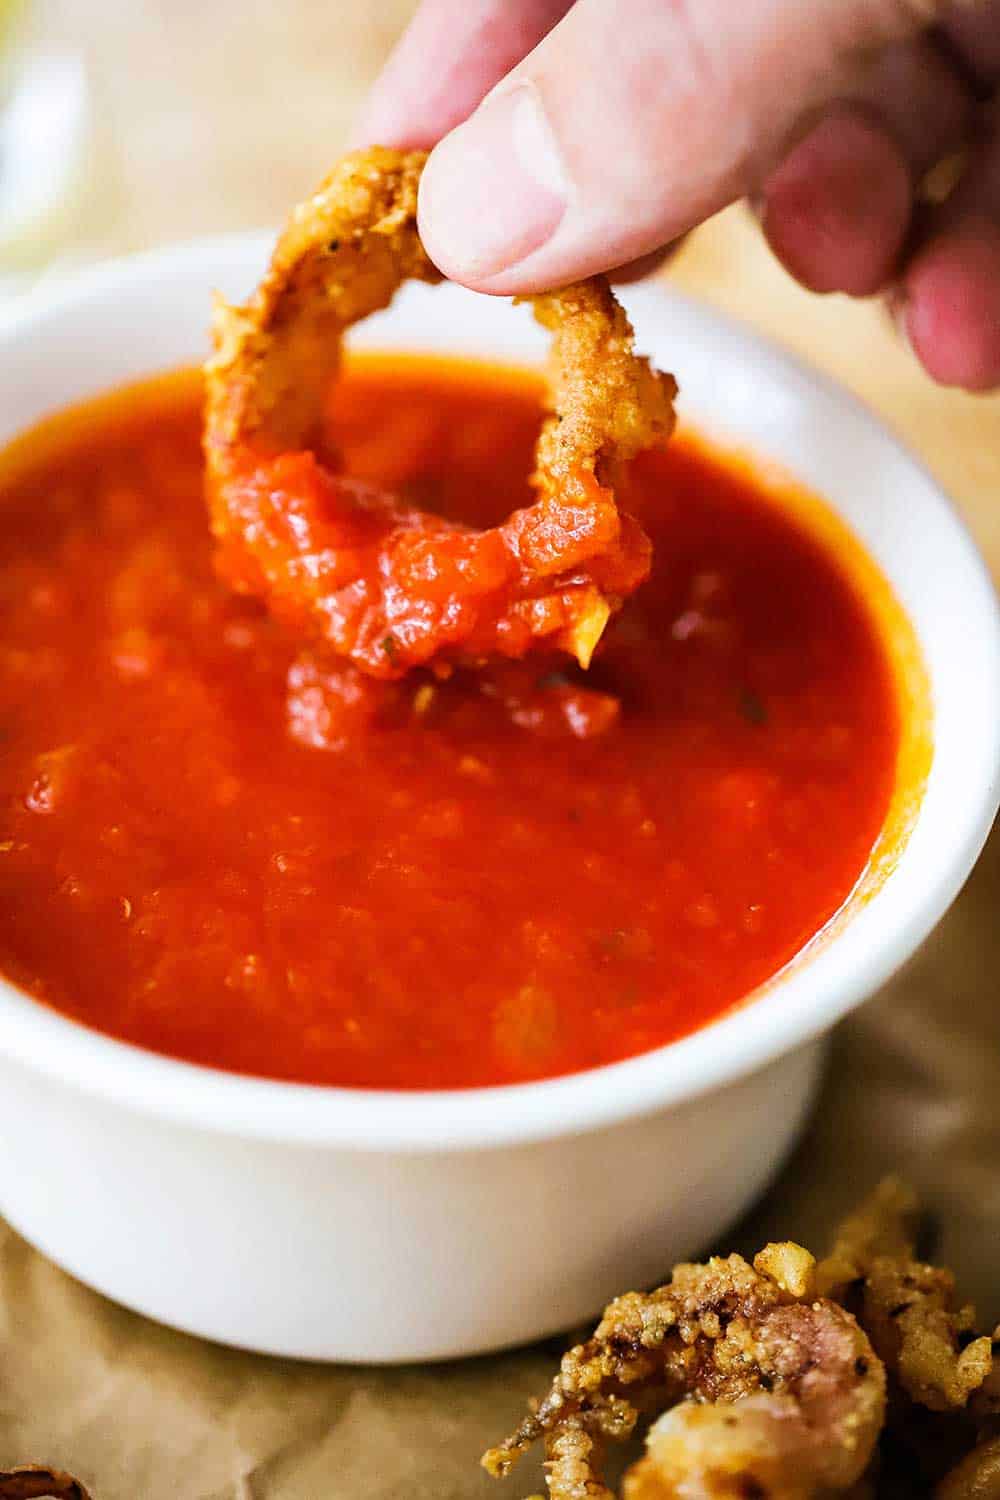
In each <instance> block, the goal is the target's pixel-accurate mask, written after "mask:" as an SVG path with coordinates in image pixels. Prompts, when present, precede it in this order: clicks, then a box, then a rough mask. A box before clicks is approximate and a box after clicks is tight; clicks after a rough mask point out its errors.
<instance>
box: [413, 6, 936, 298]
mask: <svg viewBox="0 0 1000 1500" xmlns="http://www.w3.org/2000/svg"><path fill="white" fill-rule="evenodd" d="M943 8H944V7H943V6H940V7H936V6H935V4H934V0H810V3H809V4H808V5H805V4H803V3H802V0H618V3H616V4H613V5H612V4H610V3H609V0H577V3H576V4H575V5H574V6H573V8H572V10H571V11H570V12H569V14H568V15H567V16H566V17H565V19H564V20H563V21H562V22H560V24H559V25H558V26H556V27H555V29H554V30H553V31H551V32H550V33H549V35H548V36H547V37H546V38H545V39H544V40H543V41H542V42H541V43H540V44H539V45H538V46H537V47H536V48H535V49H534V51H533V52H531V53H530V54H529V55H528V56H527V57H526V58H525V59H524V60H523V62H521V63H519V64H518V66H517V67H516V68H514V69H513V71H512V72H510V73H509V74H508V75H507V77H506V78H505V79H504V80H503V81H502V82H501V83H499V84H498V85H497V86H496V88H494V89H493V90H492V91H491V92H490V93H489V94H488V95H487V96H486V98H485V99H484V101H483V102H482V104H481V105H480V106H479V108H478V109H477V110H476V111H475V113H474V114H473V115H472V116H471V117H470V118H469V119H468V120H467V121H466V122H465V123H464V124H463V125H460V126H458V128H457V129H455V130H453V131H452V132H451V134H450V135H448V136H446V137H445V139H444V140H443V141H442V142H441V143H440V144H439V145H438V146H437V147H436V148H435V150H434V151H433V153H432V154H431V157H430V160H429V161H428V163H427V166H426V168H425V170H424V176H423V182H422V185H421V191H420V233H421V237H422V238H423V240H424V243H425V245H426V246H427V249H428V251H429V253H430V255H431V257H432V258H433V259H434V260H435V261H436V263H437V264H438V266H439V267H440V268H441V270H442V271H443V272H444V273H445V275H447V276H449V277H451V278H452V279H454V280H456V281H461V282H464V283H466V285H468V286H471V287H474V288H476V289H477V290H480V291H487V292H497V293H507V294H509V293H517V292H530V291H533V290H540V289H543V288H545V287H550V286H559V285H562V284H564V283H566V282H567V281H573V280H575V279H576V278H578V277H580V276H585V275H590V274H591V273H593V272H595V271H600V270H608V269H610V268H612V267H614V266H618V265H621V264H623V263H624V262H625V261H629V260H634V259H636V258H638V257H639V256H642V255H645V254H647V253H648V252H650V251H652V250H655V249H656V248H657V247H658V246H660V245H663V244H664V243H666V242H667V241H668V240H672V239H674V238H676V237H677V236H678V235H681V234H683V233H685V232H686V231H687V230H688V229H691V228H693V227H694V225H696V224H698V223H700V222H701V221H702V220H703V219H706V218H707V217H709V215H711V214H713V213H715V212H716V211H717V210H718V209H720V208H723V207H725V205H726V204H727V203H730V202H732V201H733V200H734V199H735V198H738V197H741V196H742V195H743V194H744V193H746V192H748V191H750V190H752V189H753V187H754V186H755V185H756V184H757V183H758V182H759V181H760V180H761V178H762V176H763V175H764V173H765V172H766V171H767V170H768V169H769V168H770V167H772V166H773V165H774V164H775V163H776V162H777V160H778V158H779V155H780V153H781V152H782V150H783V148H784V147H786V146H787V144H788V142H789V140H790V139H791V138H792V137H793V136H794V133H795V131H796V128H797V127H799V126H800V123H801V121H802V120H803V118H808V117H809V116H810V114H812V113H813V112H815V111H816V110H817V109H819V108H820V107H821V106H822V105H824V104H825V103H828V102H830V101H831V100H832V99H834V98H836V96H837V94H838V91H840V90H841V89H843V88H844V86H845V82H846V81H847V80H848V79H849V78H850V77H851V76H852V72H853V71H854V70H855V69H856V68H857V67H858V66H859V64H860V63H861V61H862V59H863V58H864V56H865V55H866V54H870V52H871V50H872V49H873V48H879V47H881V46H883V45H885V44H888V43H890V42H893V41H897V40H900V39H902V38H904V37H907V36H910V35H912V34H915V33H916V32H918V31H919V30H920V29H921V28H922V27H924V26H927V25H929V24H930V23H931V21H932V20H933V18H934V12H935V10H936V9H943Z"/></svg>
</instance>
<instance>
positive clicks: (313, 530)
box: [205, 148, 676, 678]
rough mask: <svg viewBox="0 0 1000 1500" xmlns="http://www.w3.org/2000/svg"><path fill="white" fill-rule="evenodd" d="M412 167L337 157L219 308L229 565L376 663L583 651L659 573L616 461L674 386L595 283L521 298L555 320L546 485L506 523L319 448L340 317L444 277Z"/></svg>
mask: <svg viewBox="0 0 1000 1500" xmlns="http://www.w3.org/2000/svg"><path fill="white" fill-rule="evenodd" d="M423 162H424V154H423V153H421V152H397V151H390V150H385V149H379V148H376V149H372V150H369V151H362V152H356V153H354V154H353V155H350V156H347V157H345V158H344V159H343V160H342V161H341V162H340V163H339V164H338V165H337V167H335V169H334V170H333V172H332V173H331V174H330V176H329V177H328V178H327V180H326V181H325V182H324V184H323V185H322V187H321V188H320V189H319V191H318V192H317V193H316V194H315V195H314V196H313V197H312V198H310V199H309V200H308V201H307V202H306V203H304V204H302V205H301V206H300V207H299V208H298V209H296V211H295V213H294V214H293V216H292V219H291V221H290V223H289V225H288V227H287V228H286V230H285V232H284V233H283V235H282V236H281V238H280V239H279V241H278V244H277V247H276V249H275V251H274V255H273V257H272V260H271V264H270V267H269V269H268V271H267V273H266V275H265V277H264V279H263V281H262V282H261V284H260V286H259V287H258V289H257V291H256V293H255V294H254V296H253V297H252V298H251V300H250V301H249V302H248V303H247V304H246V306H244V307H230V306H228V305H227V304H226V303H225V302H222V301H221V300H220V301H218V302H217V305H216V311H215V327H214V338H215V354H214V356H213V358H212V359H211V360H210V361H209V363H208V365H207V366H206V387H207V411H206V425H205V453H206V461H207V467H208V499H209V508H210V512H211V518H212V526H213V530H214V532H215V534H216V537H217V539H218V542H219V547H220V550H219V565H220V569H221V571H222V572H223V574H224V576H225V577H227V578H228V580H229V581H230V582H231V583H232V584H233V586H234V587H236V588H238V589H240V590H241V591H244V592H249V593H255V594H258V595H260V596H261V597H263V598H265V599H266V600H267V601H268V603H269V605H270V607H271V608H272V610H273V611H274V612H275V613H276V614H278V615H279V616H281V617H282V618H284V619H286V620H288V621H289V622H290V623H292V624H294V625H295V626H296V628H299V629H301V630H304V631H306V632H308V633H311V634H313V635H316V636H319V637H320V638H321V639H322V640H323V641H324V642H325V643H326V645H327V646H328V647H330V648H332V650H333V651H334V653H335V654H337V655H340V656H346V657H349V658H350V659H351V660H352V661H354V662H355V664H356V665H357V666H359V667H361V668H362V669H363V670H365V671H367V672H369V673H372V674H373V675H375V676H380V677H384V678H392V677H399V676H402V675H403V673H405V672H406V671H408V670H409V669H410V668H412V667H414V666H417V665H426V664H428V663H434V662H439V661H446V662H454V661H458V662H471V663H479V662H481V661H482V660H484V659H485V658H488V657H490V656H506V657H518V656H522V655H524V654H525V652H526V651H528V650H529V649H530V648H532V647H533V646H535V645H536V644H538V643H544V644H546V645H547V646H549V647H550V648H552V647H554V648H556V649H559V650H564V651H568V652H570V653H571V654H572V655H574V656H575V657H576V658H577V660H578V661H579V662H580V663H581V665H583V666H586V665H587V664H588V663H589V661H590V658H591V655H592V654H593V651H594V648H595V646H596V645H597V642H598V640H599V639H600V636H601V634H602V632H603V630H604V627H605V625H606V623H607V621H608V619H609V617H610V615H611V614H612V613H613V612H614V611H615V610H616V609H617V608H618V607H619V605H620V603H621V601H622V600H623V599H624V598H625V597H626V596H627V595H628V594H629V593H631V592H632V591H633V590H634V589H635V588H637V587H638V585H639V584H640V583H641V582H642V581H643V580H644V579H645V578H646V576H647V575H648V572H649V566H650V548H649V542H648V539H647V538H646V536H645V534H644V533H643V531H642V529H641V527H640V526H639V525H638V523H637V522H636V521H635V520H634V519H632V518H631V517H629V516H627V515H624V514H623V513H621V512H620V511H619V510H618V507H617V505H616V503H615V496H614V491H613V488H612V486H613V484H614V479H615V474H616V472H617V471H618V469H619V467H620V465H621V464H622V463H623V462H624V461H626V460H627V459H629V458H631V457H632V456H633V455H634V454H635V453H637V452H638V451H639V450H640V449H642V448H644V447H648V446H649V445H650V444H652V443H654V442H658V441H661V440H662V439H664V438H666V437H667V436H669V434H670V432H671V430H672V428H673V423H674V414H673V397H674V394H675V390H676V387H675V385H674V382H673V380H672V379H671V378H670V377H669V376H666V375H661V374H659V373H657V372H655V371H654V370H652V369H651V368H650V366H649V364H648V362H647V361H646V360H644V359H641V358H639V357H638V356H637V355H635V353H634V352H633V347H632V329H631V327H630V326H629V323H628V319H627V318H626V316H625V314H624V312H623V310H622V308H621V307H620V306H619V305H618V303H617V302H616V300H615V298H614V296H613V295H612V293H611V290H610V288H609V287H608V285H607V283H606V281H605V280H604V279H603V278H594V279H591V280H589V281H585V282H580V283H578V284H576V285H574V286H570V287H566V288H564V289H562V290H560V291H553V292H549V293H546V294H544V295H542V296H539V297H536V298H533V299H530V300H531V301H532V303H533V305H534V308H535V312H536V316H537V317H538V319H539V321H540V322H542V323H543V324H544V325H545V327H546V328H548V329H550V330H551V332H552V335H553V337H552V344H551V350H550V357H549V364H548V387H549V392H550V414H549V416H548V417H547V418H546V420H545V421H544V423H543V426H542V431H541V434H540V437H539V442H538V449H537V456H536V470H535V474H534V476H533V479H532V483H533V484H534V487H535V489H536V492H537V499H536V501H535V503H534V504H532V505H530V506H527V507H525V508H524V509H521V510H517V511H515V512H514V513H513V514H512V515H511V516H510V517H509V518H508V519H507V520H506V521H505V522H504V523H503V524H502V525H499V526H496V527H494V528H492V529H489V530H486V531H475V530H473V529H472V528H470V527H467V526H464V525H462V524H460V523H457V522H454V521H446V520H444V519H443V518H441V517H438V516H434V515H431V514H428V513H427V512H425V511H421V510H418V509H416V508H415V507H414V506H412V505H409V504H407V503H406V502H405V501H404V500H402V499H401V498H399V497H397V496H393V495H390V494H386V493H383V492H382V491H379V490H377V489H375V488H373V487H371V486H366V485H363V484H359V483H357V482H353V481H351V480H350V479H349V478H347V477H345V476H343V475H341V474H338V473H337V472H336V458H335V456H331V455H325V454H324V444H323V437H324V432H323V428H324V421H323V418H324V409H325V403H326V399H327V396H328V388H329V385H330V382H331V380H332V379H333V377H334V375H335V374H336V371H337V367H338V363H339V359H340V350H341V340H342V337H343V334H344V332H345V331H346V329H347V328H349V327H350V326H351V325H352V324H353V323H356V322H357V321H358V320H359V319H361V318H364V317H367V316H368V314H370V313H372V312H375V311H377V310H378V309H379V308H382V307H385V306H386V305H387V304H388V303H389V302H390V301H391V299H392V297H393V294H394V293H395V291H396V290H397V288H398V287H399V286H400V285H401V284H402V283H403V282H404V281H406V280H411V279H416V280H420V281H427V282H434V281H437V280H439V279H440V277H439V273H438V272H437V271H436V269H435V268H434V266H433V265H432V264H431V262H430V261H429V260H428V258H427V256H426V254H425V252H424V249H423V246H422V245H421V243H420V238H419V235H418V233H417V219H416V209H417V186H418V182H419V178H420V172H421V169H422V167H423Z"/></svg>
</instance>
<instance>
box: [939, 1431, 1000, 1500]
mask: <svg viewBox="0 0 1000 1500" xmlns="http://www.w3.org/2000/svg"><path fill="white" fill-rule="evenodd" d="M934 1500H1000V1437H993V1438H988V1439H987V1440H986V1441H985V1442H982V1443H978V1444H977V1445H976V1447H975V1448H973V1449H972V1451H971V1452H970V1453H967V1454H966V1455H965V1457H964V1458H963V1459H962V1460H961V1462H960V1463H958V1464H956V1465H955V1467H954V1468H953V1469H951V1470H950V1471H949V1472H948V1473H947V1474H946V1475H945V1477H944V1478H943V1479H942V1481H941V1483H940V1484H939V1485H938V1487H937V1489H936V1490H935V1491H934Z"/></svg>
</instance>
